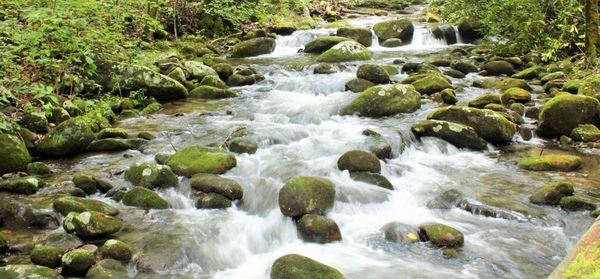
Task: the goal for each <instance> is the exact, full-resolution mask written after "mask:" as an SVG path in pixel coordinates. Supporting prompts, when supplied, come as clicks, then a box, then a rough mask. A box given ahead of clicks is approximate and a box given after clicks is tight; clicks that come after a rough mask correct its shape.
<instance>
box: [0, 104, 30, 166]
mask: <svg viewBox="0 0 600 279" xmlns="http://www.w3.org/2000/svg"><path fill="white" fill-rule="evenodd" d="M0 114H1V113H0ZM0 154H2V164H0V175H1V174H4V173H8V172H15V171H24V170H25V168H26V167H27V164H29V163H30V162H31V156H30V155H29V151H28V150H27V147H26V146H25V143H24V142H23V141H22V140H21V139H20V138H19V137H17V136H14V135H10V134H0Z"/></svg>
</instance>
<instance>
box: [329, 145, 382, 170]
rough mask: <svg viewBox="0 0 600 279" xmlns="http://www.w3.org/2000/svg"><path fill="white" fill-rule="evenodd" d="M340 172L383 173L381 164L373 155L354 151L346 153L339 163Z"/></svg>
mask: <svg viewBox="0 0 600 279" xmlns="http://www.w3.org/2000/svg"><path fill="white" fill-rule="evenodd" d="M337 166H338V168H339V169H340V170H347V171H349V172H372V173H380V172H381V163H380V162H379V158H377V157H376V156H375V155H373V153H370V152H366V151H361V150H352V151H348V152H346V153H344V154H343V155H342V156H341V157H340V158H339V159H338V161H337Z"/></svg>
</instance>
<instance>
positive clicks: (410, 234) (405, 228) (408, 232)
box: [381, 222, 419, 244]
mask: <svg viewBox="0 0 600 279" xmlns="http://www.w3.org/2000/svg"><path fill="white" fill-rule="evenodd" d="M381 231H382V232H383V234H384V237H385V239H386V240H388V241H391V242H395V243H399V244H411V243H416V242H419V232H418V231H417V230H416V229H415V228H413V227H411V226H409V225H405V224H401V223H397V222H392V223H389V224H386V225H384V226H383V227H381Z"/></svg>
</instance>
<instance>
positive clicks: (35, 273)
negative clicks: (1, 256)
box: [0, 264, 63, 279]
mask: <svg viewBox="0 0 600 279" xmlns="http://www.w3.org/2000/svg"><path fill="white" fill-rule="evenodd" d="M0 278H7V279H13V278H14V279H62V278H63V277H62V276H60V274H58V272H57V271H55V270H54V269H51V268H48V267H45V266H39V265H33V264H28V265H25V264H23V265H7V266H3V267H0Z"/></svg>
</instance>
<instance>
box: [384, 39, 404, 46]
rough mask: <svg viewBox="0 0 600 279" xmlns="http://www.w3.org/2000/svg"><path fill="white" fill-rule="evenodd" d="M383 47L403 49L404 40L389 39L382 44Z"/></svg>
mask: <svg viewBox="0 0 600 279" xmlns="http://www.w3.org/2000/svg"><path fill="white" fill-rule="evenodd" d="M381 46H382V47H387V48H394V47H401V46H402V40H400V39H396V38H392V39H387V40H385V41H384V42H383V43H381Z"/></svg>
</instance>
